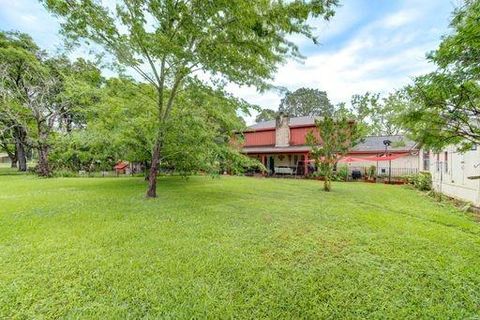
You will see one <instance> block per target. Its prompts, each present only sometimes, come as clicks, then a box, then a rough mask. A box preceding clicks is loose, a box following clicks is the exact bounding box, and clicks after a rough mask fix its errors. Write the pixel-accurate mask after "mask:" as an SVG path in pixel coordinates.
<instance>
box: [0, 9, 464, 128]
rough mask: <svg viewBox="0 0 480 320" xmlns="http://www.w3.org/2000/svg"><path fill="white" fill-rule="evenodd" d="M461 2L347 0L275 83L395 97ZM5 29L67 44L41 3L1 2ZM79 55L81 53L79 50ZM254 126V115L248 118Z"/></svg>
mask: <svg viewBox="0 0 480 320" xmlns="http://www.w3.org/2000/svg"><path fill="white" fill-rule="evenodd" d="M458 4H459V2H458V1H456V0H398V1H394V0H343V1H341V7H339V8H338V9H337V12H336V15H335V16H334V17H333V18H332V19H331V21H329V22H325V21H322V20H314V21H312V24H313V25H314V26H315V27H316V31H315V32H316V34H317V36H318V38H319V40H320V45H313V44H312V43H310V42H309V41H306V40H305V39H303V38H301V37H293V38H292V40H294V41H295V42H296V43H297V44H299V46H300V49H301V52H302V53H303V54H304V55H305V56H306V59H305V60H304V61H303V62H298V61H289V62H288V63H286V64H285V65H282V66H280V67H279V69H278V72H277V75H276V77H275V80H274V84H275V85H278V86H282V87H286V88H288V89H289V90H295V89H297V88H299V87H302V86H304V87H311V88H318V89H321V90H325V91H327V93H328V95H329V97H330V99H331V100H332V101H333V102H335V103H338V102H342V101H345V102H348V101H349V100H350V97H351V95H352V94H356V93H364V92H366V91H374V92H381V93H384V94H385V93H388V92H390V91H393V90H394V89H395V88H399V87H401V86H403V85H405V84H407V83H408V82H409V81H410V80H411V78H412V77H413V76H415V75H419V74H422V73H425V72H428V71H430V70H432V69H433V66H432V65H430V64H429V63H428V62H427V61H426V59H425V54H426V53H427V52H428V51H431V50H434V49H435V48H436V47H437V46H438V44H439V42H440V39H441V36H442V35H444V34H446V33H447V32H448V22H449V19H450V17H451V12H452V10H453V8H454V7H455V6H456V5H458ZM0 29H1V30H19V31H22V32H26V33H29V34H30V35H32V37H33V38H34V39H35V40H36V41H37V43H38V44H39V45H40V46H41V47H42V48H45V49H47V50H49V51H51V52H55V50H56V49H57V48H59V47H60V46H61V44H62V40H61V37H60V36H59V34H58V29H59V25H58V23H57V21H56V19H55V18H54V17H51V16H50V15H49V14H48V13H47V12H46V11H45V10H44V8H43V7H42V6H41V5H40V4H39V3H38V1H36V0H0ZM77 54H78V53H77ZM229 90H230V91H231V92H232V93H234V94H235V95H237V96H239V97H241V98H244V99H246V100H247V101H248V102H251V103H255V104H258V105H260V106H262V107H266V108H272V109H277V108H278V104H279V102H280V99H281V96H280V95H279V93H277V92H274V91H272V92H266V93H263V94H259V93H257V92H256V91H255V89H254V88H246V87H243V88H239V87H237V86H234V85H232V86H229ZM247 121H248V122H251V121H252V117H249V118H248V119H247Z"/></svg>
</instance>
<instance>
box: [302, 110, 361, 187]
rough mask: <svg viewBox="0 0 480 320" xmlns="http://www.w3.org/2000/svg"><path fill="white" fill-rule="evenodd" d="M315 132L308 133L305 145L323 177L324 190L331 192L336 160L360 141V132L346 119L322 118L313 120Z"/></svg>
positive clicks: (355, 125)
mask: <svg viewBox="0 0 480 320" xmlns="http://www.w3.org/2000/svg"><path fill="white" fill-rule="evenodd" d="M315 126H316V129H317V132H315V133H314V132H312V131H311V132H309V133H308V135H307V143H308V144H309V145H310V146H311V148H312V150H311V152H310V154H311V156H312V157H313V159H315V163H316V164H317V166H318V167H319V169H320V173H321V174H322V176H323V177H324V190H325V191H330V190H331V180H332V176H333V169H334V167H335V165H336V164H337V162H338V160H340V158H342V157H343V156H345V155H346V154H347V153H348V151H349V150H350V149H351V148H352V147H353V146H354V145H356V144H357V143H358V142H359V140H360V139H361V137H362V136H361V131H360V130H359V129H358V126H357V124H356V123H355V122H353V121H352V120H349V119H348V118H346V117H323V118H321V119H317V120H315Z"/></svg>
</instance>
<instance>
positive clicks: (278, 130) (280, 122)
mask: <svg viewBox="0 0 480 320" xmlns="http://www.w3.org/2000/svg"><path fill="white" fill-rule="evenodd" d="M288 122H289V121H288V116H287V115H286V114H284V113H283V112H280V113H279V114H278V116H277V119H276V126H275V147H288V146H289V145H290V127H289V126H288Z"/></svg>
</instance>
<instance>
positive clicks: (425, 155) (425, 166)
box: [423, 151, 430, 171]
mask: <svg viewBox="0 0 480 320" xmlns="http://www.w3.org/2000/svg"><path fill="white" fill-rule="evenodd" d="M428 170H430V151H423V171H428Z"/></svg>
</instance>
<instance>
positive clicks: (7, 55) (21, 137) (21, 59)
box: [0, 32, 44, 171]
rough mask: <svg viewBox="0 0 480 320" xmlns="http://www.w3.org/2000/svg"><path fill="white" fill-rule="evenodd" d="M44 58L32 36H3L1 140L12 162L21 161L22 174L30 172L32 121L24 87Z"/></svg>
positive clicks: (0, 53) (0, 48)
mask: <svg viewBox="0 0 480 320" xmlns="http://www.w3.org/2000/svg"><path fill="white" fill-rule="evenodd" d="M43 56H44V52H43V51H41V50H40V49H39V47H38V46H37V45H36V44H35V42H34V41H33V40H32V38H31V37H30V36H28V35H26V34H24V33H19V32H0V136H1V138H2V141H3V143H4V144H5V145H4V147H6V148H7V149H10V155H11V156H14V157H11V158H12V160H17V161H18V170H19V171H26V170H27V161H26V150H27V148H28V147H29V145H28V141H27V131H28V121H25V116H26V113H25V110H23V109H22V104H21V101H25V99H26V98H27V93H26V91H25V90H24V84H26V83H28V82H29V81H30V80H31V73H32V72H33V71H34V70H38V69H39V68H41V65H40V63H39V59H41V58H42V57H43ZM9 146H10V147H9ZM12 146H14V150H13V151H12V150H11V148H12ZM12 163H13V162H12Z"/></svg>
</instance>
